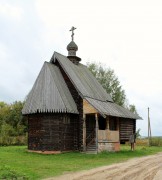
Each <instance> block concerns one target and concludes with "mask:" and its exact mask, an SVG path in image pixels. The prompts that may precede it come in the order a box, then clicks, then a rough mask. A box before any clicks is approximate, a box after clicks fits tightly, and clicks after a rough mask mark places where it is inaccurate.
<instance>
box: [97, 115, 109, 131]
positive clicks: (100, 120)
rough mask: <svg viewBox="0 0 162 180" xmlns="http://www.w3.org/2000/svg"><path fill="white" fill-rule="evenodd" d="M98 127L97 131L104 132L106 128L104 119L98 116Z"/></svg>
mask: <svg viewBox="0 0 162 180" xmlns="http://www.w3.org/2000/svg"><path fill="white" fill-rule="evenodd" d="M98 126H99V130H105V129H106V127H107V123H106V119H105V118H103V117H101V116H100V117H99V119H98Z"/></svg>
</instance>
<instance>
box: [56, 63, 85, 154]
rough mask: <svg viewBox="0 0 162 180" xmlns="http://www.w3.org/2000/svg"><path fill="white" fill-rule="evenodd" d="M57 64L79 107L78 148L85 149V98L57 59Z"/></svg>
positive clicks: (77, 121)
mask: <svg viewBox="0 0 162 180" xmlns="http://www.w3.org/2000/svg"><path fill="white" fill-rule="evenodd" d="M55 65H57V66H58V67H59V69H60V71H61V74H62V76H63V78H64V80H65V82H66V84H67V86H68V88H69V90H70V93H71V95H72V97H73V99H74V101H75V103H76V105H77V109H78V111H79V116H78V119H76V123H77V125H78V131H77V132H75V133H78V140H77V142H78V149H79V150H80V151H83V99H82V98H81V96H80V95H79V93H78V91H77V90H76V88H75V87H74V85H73V84H72V82H71V80H70V79H69V77H68V76H67V74H66V73H65V71H64V70H63V68H62V67H61V66H60V64H59V63H58V61H56V63H55Z"/></svg>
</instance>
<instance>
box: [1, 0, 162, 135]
mask: <svg viewBox="0 0 162 180" xmlns="http://www.w3.org/2000/svg"><path fill="white" fill-rule="evenodd" d="M72 26H75V27H77V30H75V36H74V40H75V42H76V44H77V45H78V48H79V49H78V52H77V56H79V57H81V58H82V63H83V64H86V62H88V61H95V62H101V63H103V64H104V65H105V66H107V67H110V68H112V69H114V71H115V74H116V75H117V76H118V78H119V81H120V82H121V85H122V87H123V89H124V90H125V92H126V96H127V98H128V100H129V103H130V104H135V106H136V108H137V111H138V113H139V115H140V116H142V118H143V120H142V121H141V120H138V122H137V129H138V128H140V129H141V134H142V135H147V108H148V107H150V119H151V127H152V134H153V135H162V1H161V0H154V1H153V0H151V1H150V0H136V1H133V0H122V1H121V0H113V1H112V0H100V1H99V0H80V1H76V0H68V1H67V0H59V1H58V0H23V1H21V0H14V1H13V0H0V101H5V102H8V103H12V102H14V101H16V100H24V99H25V97H26V95H27V94H28V92H29V91H30V89H31V88H32V86H33V84H34V81H35V79H36V77H37V75H38V73H39V71H40V69H41V67H42V65H43V63H44V61H49V60H50V58H51V56H52V54H53V52H54V51H57V52H59V53H61V54H64V55H67V50H66V46H67V44H68V43H69V42H70V41H71V33H70V32H69V29H70V28H71V27H72Z"/></svg>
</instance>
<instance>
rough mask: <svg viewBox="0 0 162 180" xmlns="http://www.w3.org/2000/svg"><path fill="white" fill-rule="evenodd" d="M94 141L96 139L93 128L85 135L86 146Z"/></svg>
mask: <svg viewBox="0 0 162 180" xmlns="http://www.w3.org/2000/svg"><path fill="white" fill-rule="evenodd" d="M95 141H96V139H95V130H94V131H92V132H91V133H90V134H89V135H88V136H87V137H86V146H89V145H91V144H93V143H94V142H95Z"/></svg>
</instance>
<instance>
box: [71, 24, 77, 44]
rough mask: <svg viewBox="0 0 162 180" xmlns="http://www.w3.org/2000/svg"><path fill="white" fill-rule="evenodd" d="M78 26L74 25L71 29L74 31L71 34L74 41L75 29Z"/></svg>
mask: <svg viewBox="0 0 162 180" xmlns="http://www.w3.org/2000/svg"><path fill="white" fill-rule="evenodd" d="M75 29H76V28H75V27H74V26H72V28H71V29H70V31H72V34H71V38H72V41H73V40H74V30H75Z"/></svg>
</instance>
